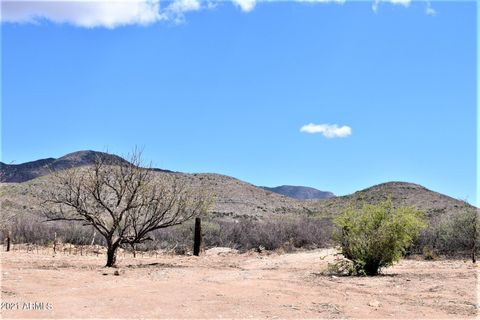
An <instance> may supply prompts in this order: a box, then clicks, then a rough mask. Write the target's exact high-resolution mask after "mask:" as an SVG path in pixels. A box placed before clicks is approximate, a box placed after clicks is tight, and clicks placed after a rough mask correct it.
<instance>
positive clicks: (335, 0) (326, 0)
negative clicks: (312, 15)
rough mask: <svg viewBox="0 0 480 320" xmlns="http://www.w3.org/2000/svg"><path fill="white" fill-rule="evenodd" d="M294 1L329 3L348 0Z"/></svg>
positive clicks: (300, 0)
mask: <svg viewBox="0 0 480 320" xmlns="http://www.w3.org/2000/svg"><path fill="white" fill-rule="evenodd" d="M294 1H296V2H308V3H328V2H336V3H345V1H346V0H294Z"/></svg>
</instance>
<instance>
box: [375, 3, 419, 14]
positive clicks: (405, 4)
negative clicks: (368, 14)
mask: <svg viewBox="0 0 480 320" xmlns="http://www.w3.org/2000/svg"><path fill="white" fill-rule="evenodd" d="M382 2H383V3H391V4H395V5H401V6H404V7H408V6H410V3H411V2H412V0H373V3H372V10H373V12H377V11H378V7H379V5H380V3H382Z"/></svg>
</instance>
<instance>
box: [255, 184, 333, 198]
mask: <svg viewBox="0 0 480 320" xmlns="http://www.w3.org/2000/svg"><path fill="white" fill-rule="evenodd" d="M261 188H262V189H265V190H267V191H271V192H275V193H278V194H282V195H284V196H287V197H290V198H293V199H299V200H312V199H317V200H321V199H329V198H333V197H335V195H334V194H333V193H332V192H328V191H320V190H317V189H315V188H310V187H302V186H280V187H274V188H269V187H261Z"/></svg>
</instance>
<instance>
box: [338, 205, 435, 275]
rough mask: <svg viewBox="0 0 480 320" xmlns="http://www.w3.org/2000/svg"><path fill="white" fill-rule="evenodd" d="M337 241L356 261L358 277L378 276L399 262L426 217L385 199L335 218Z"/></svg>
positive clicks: (354, 263) (423, 224) (352, 259)
mask: <svg viewBox="0 0 480 320" xmlns="http://www.w3.org/2000/svg"><path fill="white" fill-rule="evenodd" d="M335 224H336V226H337V227H338V230H337V232H336V235H335V239H336V240H337V241H338V243H339V245H340V246H341V253H342V254H343V255H344V257H345V258H347V259H349V260H350V261H352V262H353V265H354V272H352V273H353V274H356V275H369V276H370V275H377V274H378V272H379V271H380V269H381V268H384V267H388V266H391V265H392V264H393V263H394V262H396V261H398V260H399V259H400V258H401V257H402V256H403V255H404V254H405V252H406V250H407V248H408V247H409V246H410V245H411V243H412V241H413V239H414V238H415V237H416V236H417V235H418V234H419V233H420V231H421V230H422V229H424V228H425V227H426V222H425V214H424V213H423V212H422V211H419V210H417V209H415V208H412V207H400V208H395V207H394V206H393V203H392V201H391V200H390V199H389V200H386V201H383V202H380V203H378V204H376V205H371V204H364V205H363V207H362V208H360V209H353V208H349V209H347V210H346V211H345V212H344V213H343V214H341V215H340V216H338V217H337V218H336V219H335Z"/></svg>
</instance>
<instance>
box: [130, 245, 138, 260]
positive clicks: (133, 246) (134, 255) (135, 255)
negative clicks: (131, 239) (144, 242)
mask: <svg viewBox="0 0 480 320" xmlns="http://www.w3.org/2000/svg"><path fill="white" fill-rule="evenodd" d="M130 246H131V247H132V252H133V258H136V257H137V252H136V251H135V244H134V243H131V244H130Z"/></svg>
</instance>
